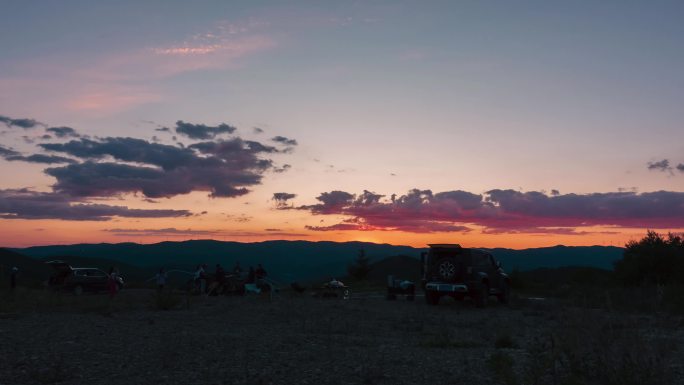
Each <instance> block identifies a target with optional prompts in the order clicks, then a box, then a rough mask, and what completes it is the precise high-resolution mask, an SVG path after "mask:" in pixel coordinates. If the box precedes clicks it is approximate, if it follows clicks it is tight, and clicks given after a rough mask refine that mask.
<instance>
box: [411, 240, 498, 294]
mask: <svg viewBox="0 0 684 385" xmlns="http://www.w3.org/2000/svg"><path fill="white" fill-rule="evenodd" d="M429 246H430V250H429V251H428V252H427V253H422V255H421V262H422V263H421V270H422V275H423V289H424V290H425V301H426V302H427V303H428V304H430V305H437V304H438V303H439V299H440V298H441V297H443V296H450V297H453V298H455V299H458V300H461V299H463V298H465V297H469V298H471V299H472V300H473V302H474V303H475V305H476V306H478V307H483V306H485V305H486V304H487V300H488V299H489V296H491V295H494V296H496V297H497V298H498V299H499V302H501V303H504V304H505V303H508V300H509V297H510V290H511V289H510V287H511V280H510V278H509V277H508V275H506V273H505V272H504V270H503V268H502V266H501V262H499V261H497V260H496V259H495V258H494V256H492V255H491V254H490V253H489V252H488V251H486V250H480V249H468V248H463V247H461V246H460V245H457V244H432V245H429Z"/></svg>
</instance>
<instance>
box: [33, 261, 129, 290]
mask: <svg viewBox="0 0 684 385" xmlns="http://www.w3.org/2000/svg"><path fill="white" fill-rule="evenodd" d="M46 264H48V265H50V266H51V267H52V268H53V273H52V275H51V276H50V278H49V280H48V287H50V288H51V289H53V290H66V291H72V292H73V293H74V294H76V295H81V294H83V292H86V291H91V292H98V291H107V290H108V283H109V274H107V273H105V272H104V271H103V270H101V269H97V268H94V267H72V266H71V265H69V264H68V263H67V262H64V261H49V262H46ZM116 281H117V282H116V284H117V286H118V288H119V290H121V289H122V288H123V286H124V280H123V277H121V276H120V275H117V277H116Z"/></svg>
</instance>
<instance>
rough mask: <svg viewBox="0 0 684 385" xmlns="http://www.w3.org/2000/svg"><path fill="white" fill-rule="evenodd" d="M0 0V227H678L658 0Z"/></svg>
mask: <svg viewBox="0 0 684 385" xmlns="http://www.w3.org/2000/svg"><path fill="white" fill-rule="evenodd" d="M0 4H1V5H2V8H1V11H0V52H2V54H0V246H12V247H23V246H30V245H46V244H72V243H83V242H87V243H91V242H140V243H152V242H159V241H165V240H186V239H217V240H226V241H239V242H253V241H263V240H270V239H286V240H296V239H300V240H310V241H318V240H331V241H349V240H359V241H371V242H380V243H392V244H403V245H412V246H420V247H422V246H424V245H425V244H427V243H435V242H449V243H461V244H462V245H464V246H472V247H511V248H526V247H539V246H550V245H556V244H566V245H594V244H599V245H615V246H622V245H624V243H625V242H626V241H628V240H630V239H638V238H640V237H641V236H643V235H644V234H645V232H646V229H654V230H656V231H659V232H668V231H672V232H682V231H684V139H683V136H684V127H683V122H684V70H683V69H684V23H682V20H684V3H682V2H680V1H657V0H656V1H571V2H560V1H541V0H540V1H456V0H454V1H426V2H415V1H387V2H385V1H373V2H365V1H347V2H321V1H310V2H305V1H287V2H281V1H277V2H276V1H273V2H266V1H240V2H229V1H196V2H195V1H193V2H188V1H157V2H152V1H149V2H148V1H145V2H142V1H138V0H136V1H117V2H93V1H51V2H47V1H19V0H17V1H13V0H2V1H0Z"/></svg>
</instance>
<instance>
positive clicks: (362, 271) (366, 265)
mask: <svg viewBox="0 0 684 385" xmlns="http://www.w3.org/2000/svg"><path fill="white" fill-rule="evenodd" d="M370 270H371V268H370V258H368V257H367V256H366V251H365V250H364V249H361V250H359V252H358V254H357V255H356V259H355V260H354V263H353V264H351V265H349V267H348V268H347V271H348V272H349V276H351V277H352V278H354V279H356V280H359V281H360V280H364V279H366V277H368V273H369V272H370Z"/></svg>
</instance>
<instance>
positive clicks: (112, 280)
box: [107, 266, 119, 298]
mask: <svg viewBox="0 0 684 385" xmlns="http://www.w3.org/2000/svg"><path fill="white" fill-rule="evenodd" d="M118 278H119V271H118V270H117V269H116V268H115V267H114V266H112V267H110V268H109V279H108V280H107V288H108V289H109V298H114V296H115V295H116V293H117V292H118V291H119V285H118V282H117V281H118Z"/></svg>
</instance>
